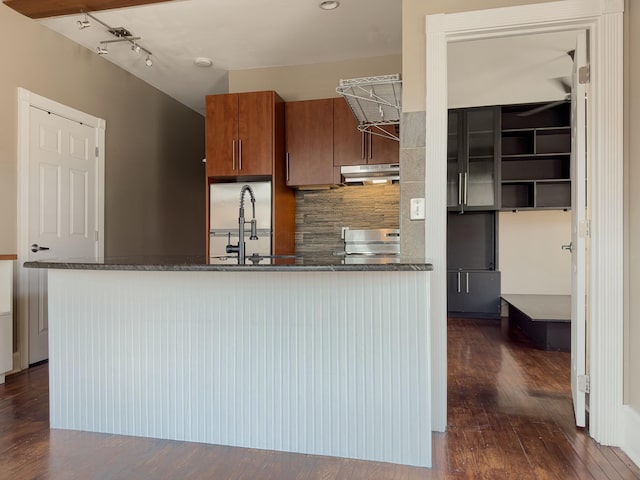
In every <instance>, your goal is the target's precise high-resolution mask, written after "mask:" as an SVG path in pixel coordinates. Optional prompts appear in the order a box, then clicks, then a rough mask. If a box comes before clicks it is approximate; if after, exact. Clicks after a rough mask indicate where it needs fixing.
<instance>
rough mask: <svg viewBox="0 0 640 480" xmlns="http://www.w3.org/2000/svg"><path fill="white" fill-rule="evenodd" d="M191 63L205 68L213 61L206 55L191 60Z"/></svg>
mask: <svg viewBox="0 0 640 480" xmlns="http://www.w3.org/2000/svg"><path fill="white" fill-rule="evenodd" d="M193 63H195V64H196V65H197V66H199V67H202V68H207V67H210V66H211V65H213V61H212V60H211V59H210V58H207V57H198V58H196V59H195V60H194V61H193Z"/></svg>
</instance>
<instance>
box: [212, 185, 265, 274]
mask: <svg viewBox="0 0 640 480" xmlns="http://www.w3.org/2000/svg"><path fill="white" fill-rule="evenodd" d="M244 185H249V186H250V187H251V189H252V190H253V194H254V196H255V200H256V201H255V210H256V226H257V234H258V239H257V240H250V239H249V237H250V233H251V229H250V227H249V225H248V224H247V227H246V228H245V235H244V237H245V242H246V243H245V245H246V246H245V250H246V254H247V256H249V255H252V254H254V253H257V254H258V255H271V182H237V183H214V184H212V185H211V187H210V191H209V201H210V205H209V215H210V224H209V225H210V231H209V241H210V243H209V256H210V257H211V258H210V262H211V263H225V262H235V261H236V259H237V256H236V254H234V253H231V254H230V253H227V252H226V246H227V245H228V244H229V243H231V244H233V245H236V244H237V243H238V230H239V229H238V218H239V210H240V192H241V190H242V187H243V186H244ZM244 197H245V198H244V210H245V218H246V221H247V222H248V221H249V220H251V218H252V216H253V212H252V210H253V209H252V205H251V199H250V195H249V192H246V194H245V196H244Z"/></svg>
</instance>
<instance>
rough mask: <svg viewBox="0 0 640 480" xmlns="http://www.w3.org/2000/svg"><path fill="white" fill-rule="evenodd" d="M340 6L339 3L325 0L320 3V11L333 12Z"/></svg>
mask: <svg viewBox="0 0 640 480" xmlns="http://www.w3.org/2000/svg"><path fill="white" fill-rule="evenodd" d="M339 6H340V2H336V1H335V0H325V1H324V2H321V3H320V8H321V9H322V10H335V9H336V8H338V7H339Z"/></svg>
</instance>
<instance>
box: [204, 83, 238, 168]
mask: <svg viewBox="0 0 640 480" xmlns="http://www.w3.org/2000/svg"><path fill="white" fill-rule="evenodd" d="M206 109H207V111H206V134H205V139H206V155H207V176H208V177H227V176H235V175H237V174H238V160H237V151H236V148H237V145H236V144H237V138H238V95H236V94H228V95H210V96H207V98H206Z"/></svg>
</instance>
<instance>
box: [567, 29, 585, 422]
mask: <svg viewBox="0 0 640 480" xmlns="http://www.w3.org/2000/svg"><path fill="white" fill-rule="evenodd" d="M576 43H577V44H576V50H575V54H574V62H573V79H572V90H571V208H572V212H573V214H572V225H571V245H572V248H571V267H572V272H571V275H572V278H571V393H572V395H573V408H574V411H575V416H576V425H578V426H579V427H584V426H585V425H586V394H585V390H586V389H585V385H584V384H585V382H586V377H585V375H586V335H587V329H586V325H587V322H586V318H587V311H586V305H587V302H586V299H587V295H586V292H587V284H586V276H587V275H586V273H587V272H586V248H587V236H588V223H587V148H586V145H587V124H586V108H587V101H586V94H587V92H586V83H582V81H581V79H580V78H579V77H580V69H581V68H583V67H586V65H587V57H586V52H587V48H586V47H587V43H586V32H584V31H582V32H580V33H579V34H578V37H577V41H576Z"/></svg>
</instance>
